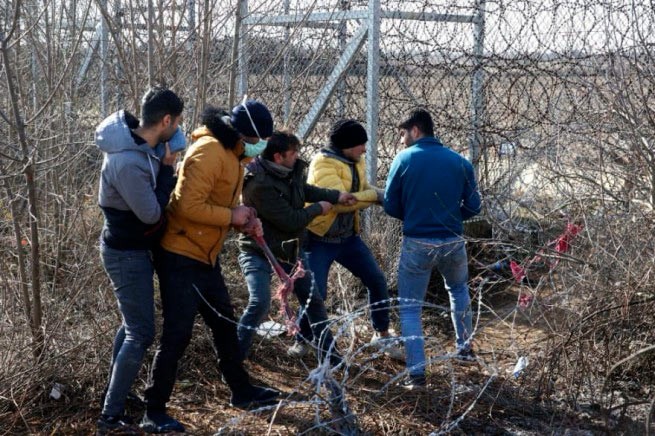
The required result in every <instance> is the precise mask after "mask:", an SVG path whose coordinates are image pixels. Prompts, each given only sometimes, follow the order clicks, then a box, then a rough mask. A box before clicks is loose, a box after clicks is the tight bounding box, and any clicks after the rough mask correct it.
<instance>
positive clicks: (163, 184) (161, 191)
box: [155, 165, 177, 209]
mask: <svg viewBox="0 0 655 436" xmlns="http://www.w3.org/2000/svg"><path fill="white" fill-rule="evenodd" d="M176 181H177V178H176V177H175V170H174V169H173V167H172V166H170V165H161V166H160V167H159V175H158V176H157V189H155V196H157V203H159V206H160V207H161V208H162V209H164V208H166V205H167V204H168V200H169V199H170V197H171V192H173V189H175V182H176Z"/></svg>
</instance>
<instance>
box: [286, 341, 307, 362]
mask: <svg viewBox="0 0 655 436" xmlns="http://www.w3.org/2000/svg"><path fill="white" fill-rule="evenodd" d="M311 349H312V347H311V345H309V344H308V343H307V342H305V341H296V342H294V343H293V345H292V346H291V347H289V349H288V350H287V355H289V356H291V357H295V358H297V359H299V358H301V357H304V356H306V355H307V353H309V352H310V351H311Z"/></svg>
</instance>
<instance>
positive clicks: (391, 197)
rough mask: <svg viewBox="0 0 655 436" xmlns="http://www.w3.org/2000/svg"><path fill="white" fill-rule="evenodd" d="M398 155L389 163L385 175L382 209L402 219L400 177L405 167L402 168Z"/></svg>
mask: <svg viewBox="0 0 655 436" xmlns="http://www.w3.org/2000/svg"><path fill="white" fill-rule="evenodd" d="M403 166H404V165H403V164H402V163H401V159H399V156H396V158H395V159H394V160H393V162H392V163H391V168H390V169H389V175H388V176H387V187H386V189H385V191H384V211H385V212H386V213H387V214H389V215H391V216H392V217H394V218H398V219H399V220H402V219H403V218H404V211H403V204H402V177H403V174H404V171H405V169H404V168H403Z"/></svg>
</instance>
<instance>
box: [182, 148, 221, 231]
mask: <svg viewBox="0 0 655 436" xmlns="http://www.w3.org/2000/svg"><path fill="white" fill-rule="evenodd" d="M208 145H209V146H208ZM210 146H213V147H216V144H215V143H214V144H212V143H209V144H201V145H199V146H198V147H197V148H196V149H195V150H193V151H192V152H191V154H190V155H188V156H187V157H186V158H185V159H184V167H183V168H182V173H181V175H180V177H179V178H178V181H177V185H176V186H175V194H174V195H175V198H176V199H177V204H176V207H175V211H176V213H178V214H180V215H181V216H184V217H185V218H187V219H189V220H191V221H194V222H197V223H200V224H207V225H216V226H229V225H230V223H231V219H232V209H230V208H229V207H227V206H219V205H215V204H211V203H209V202H208V199H209V196H210V194H211V192H212V190H213V189H214V185H215V183H216V175H218V174H221V172H222V171H223V165H225V161H224V160H223V157H222V156H220V155H219V154H218V153H216V152H212V151H213V150H210V149H209V147H210Z"/></svg>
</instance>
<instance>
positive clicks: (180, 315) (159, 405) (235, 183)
mask: <svg viewBox="0 0 655 436" xmlns="http://www.w3.org/2000/svg"><path fill="white" fill-rule="evenodd" d="M244 118H245V121H244ZM202 123H203V126H202V127H200V128H198V129H197V130H196V131H194V132H193V136H192V139H193V144H192V145H191V147H190V148H189V150H188V151H187V152H186V154H185V156H184V161H183V162H182V167H181V169H180V172H179V176H178V180H177V184H176V186H175V190H174V191H173V194H172V195H171V199H170V203H169V206H168V209H167V218H168V226H167V227H166V231H165V233H164V236H163V238H162V240H161V249H160V250H159V251H158V252H156V254H155V268H156V270H157V273H158V275H159V283H160V293H161V300H162V308H163V317H164V328H163V332H162V336H161V341H160V344H159V347H158V349H157V352H156V354H155V358H154V361H153V365H152V372H151V374H150V380H149V384H148V388H147V389H146V391H145V400H146V413H145V415H144V417H143V420H142V421H141V428H142V429H144V430H145V431H147V432H150V433H167V432H182V431H184V426H183V425H182V424H181V423H180V422H179V421H177V420H176V419H174V418H172V417H170V416H169V415H168V414H167V413H166V403H167V402H168V400H169V399H170V396H171V393H172V391H173V386H174V384H175V378H176V372H177V362H178V360H179V359H180V358H181V357H182V355H183V354H184V350H185V349H186V347H187V345H188V344H189V342H190V340H191V333H192V330H193V323H194V320H195V317H196V314H197V312H200V315H201V316H202V318H203V320H204V321H205V324H207V326H208V327H209V328H210V330H211V333H212V339H213V341H212V345H213V346H214V350H215V352H216V354H217V357H218V360H219V362H218V366H219V368H220V370H221V373H222V375H223V379H224V380H225V382H226V383H227V384H228V386H229V387H230V390H231V391H232V397H231V399H230V404H231V405H232V406H234V407H239V408H249V407H251V406H260V405H264V404H269V403H271V402H274V401H276V399H277V397H278V396H279V392H277V391H275V390H273V389H267V388H263V387H259V386H254V385H252V384H251V383H250V381H249V377H248V373H247V372H246V370H245V369H244V367H243V364H242V363H241V359H240V358H239V348H238V342H237V330H236V319H235V317H234V310H233V308H232V304H231V301H230V296H229V294H228V290H227V287H226V285H225V281H224V279H223V274H222V272H221V265H220V262H219V259H218V255H219V252H220V251H221V247H222V245H223V242H224V241H225V238H226V236H227V233H228V231H229V229H230V227H235V228H237V229H240V230H241V231H246V232H254V233H257V234H260V233H261V231H262V230H261V222H259V220H257V218H256V214H255V212H254V210H253V209H252V208H249V207H246V206H239V205H238V202H239V197H240V195H241V186H242V184H243V168H242V166H241V164H240V160H241V159H242V158H243V157H244V156H245V154H246V153H245V152H244V151H245V146H244V142H245V141H250V142H252V143H257V142H260V141H262V140H263V139H264V138H267V137H268V136H270V135H271V133H272V131H273V119H272V117H271V115H270V112H268V109H267V108H266V106H264V105H263V104H261V103H259V102H256V101H254V100H250V101H247V102H244V103H242V104H241V105H239V106H237V107H236V108H235V109H234V110H233V113H232V117H231V118H230V117H229V116H227V113H226V112H223V111H220V110H218V109H215V108H211V107H210V108H208V109H206V110H205V111H204V113H203V115H202Z"/></svg>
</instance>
